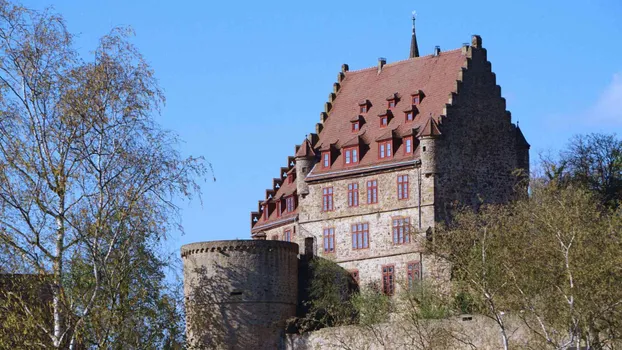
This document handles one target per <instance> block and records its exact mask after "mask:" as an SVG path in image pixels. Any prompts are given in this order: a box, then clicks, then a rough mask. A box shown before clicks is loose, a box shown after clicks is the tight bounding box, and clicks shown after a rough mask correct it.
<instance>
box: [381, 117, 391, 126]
mask: <svg viewBox="0 0 622 350" xmlns="http://www.w3.org/2000/svg"><path fill="white" fill-rule="evenodd" d="M387 125H389V116H387V115H383V116H380V127H381V128H384V127H386V126H387Z"/></svg>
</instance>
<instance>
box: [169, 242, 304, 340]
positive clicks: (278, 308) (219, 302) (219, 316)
mask: <svg viewBox="0 0 622 350" xmlns="http://www.w3.org/2000/svg"><path fill="white" fill-rule="evenodd" d="M297 253H298V247H297V246H296V245H295V244H293V243H289V242H283V241H252V240H236V241H215V242H204V243H193V244H188V245H185V246H183V247H182V250H181V256H182V259H183V264H184V294H185V297H186V305H187V320H186V321H187V322H186V327H187V335H188V340H189V343H190V345H191V346H192V347H194V348H198V349H275V348H277V347H282V344H280V343H281V342H282V339H283V332H284V329H285V320H287V319H288V318H290V317H293V316H295V315H296V305H297V301H298V259H297V256H296V255H297Z"/></svg>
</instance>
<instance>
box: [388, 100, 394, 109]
mask: <svg viewBox="0 0 622 350" xmlns="http://www.w3.org/2000/svg"><path fill="white" fill-rule="evenodd" d="M387 106H388V107H389V108H393V107H395V100H389V103H388V104H387Z"/></svg>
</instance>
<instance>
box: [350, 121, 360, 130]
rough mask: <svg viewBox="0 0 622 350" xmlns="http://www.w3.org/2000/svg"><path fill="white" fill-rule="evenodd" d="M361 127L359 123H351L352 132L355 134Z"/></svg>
mask: <svg viewBox="0 0 622 350" xmlns="http://www.w3.org/2000/svg"><path fill="white" fill-rule="evenodd" d="M360 127H361V125H360V123H359V122H352V132H357V131H359V128H360Z"/></svg>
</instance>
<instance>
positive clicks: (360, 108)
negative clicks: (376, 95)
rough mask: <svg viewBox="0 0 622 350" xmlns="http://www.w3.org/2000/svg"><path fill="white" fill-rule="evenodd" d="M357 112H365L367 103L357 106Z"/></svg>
mask: <svg viewBox="0 0 622 350" xmlns="http://www.w3.org/2000/svg"><path fill="white" fill-rule="evenodd" d="M359 112H361V113H367V105H361V106H359Z"/></svg>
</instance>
